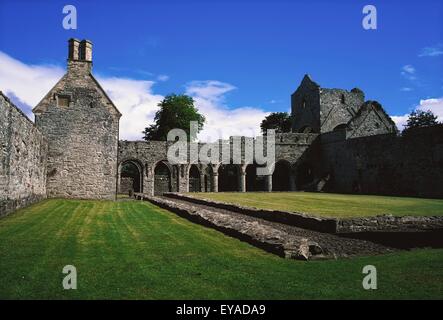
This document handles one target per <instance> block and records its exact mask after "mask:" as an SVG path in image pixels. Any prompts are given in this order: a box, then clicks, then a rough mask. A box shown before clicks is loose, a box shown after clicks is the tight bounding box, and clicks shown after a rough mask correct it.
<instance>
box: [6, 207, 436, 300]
mask: <svg viewBox="0 0 443 320" xmlns="http://www.w3.org/2000/svg"><path fill="white" fill-rule="evenodd" d="M68 264H71V265H74V266H75V267H76V268H77V272H78V289H77V290H63V289H62V279H63V277H64V274H62V268H63V267H64V266H65V265H68ZM368 264H372V265H375V266H376V267H377V270H378V290H373V291H366V290H364V289H363V288H362V285H361V281H362V278H363V275H362V268H363V266H365V265H368ZM442 266H443V250H440V249H433V250H432V249H429V250H415V251H410V252H401V253H395V254H389V255H385V256H375V257H362V258H353V259H343V260H336V261H309V262H302V261H295V260H285V259H282V258H279V257H277V256H274V255H271V254H269V253H266V252H264V251H262V250H259V249H257V248H255V247H252V246H250V245H248V244H246V243H243V242H240V241H238V240H236V239H233V238H229V237H227V236H224V235H223V234H221V233H219V232H217V231H214V230H212V229H208V228H204V227H202V226H199V225H196V224H193V223H190V222H188V221H187V220H184V219H182V218H180V217H178V216H176V215H175V214H173V213H170V212H168V211H165V210H163V209H159V208H158V207H156V206H154V205H151V204H149V203H146V202H137V201H121V202H111V201H79V200H46V201H43V202H41V203H39V204H36V205H33V206H31V207H29V208H26V209H23V210H20V211H18V212H17V213H15V214H12V215H10V216H8V217H5V218H2V219H0V298H1V299H5V298H19V299H26V298H39V299H53V298H58V299H78V298H84V299H97V298H100V299H114V298H115V299H118V298H122V299H196V298H202V299H215V298H217V299H231V298H232V299H240V298H242V299H243V298H244V299H301V298H323V299H324V298H328V299H329V298H346V299H349V298H363V299H367V298H374V299H380V298H418V299H421V298H438V299H442V298H443V273H442V272H441V270H442Z"/></svg>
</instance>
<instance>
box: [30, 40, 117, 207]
mask: <svg viewBox="0 0 443 320" xmlns="http://www.w3.org/2000/svg"><path fill="white" fill-rule="evenodd" d="M68 52H69V54H68V70H67V73H66V74H65V75H64V76H63V77H62V78H61V79H60V80H59V81H58V83H57V84H56V85H55V86H54V87H53V88H52V89H51V90H50V91H49V92H48V94H46V96H45V97H44V98H43V99H42V101H40V103H39V104H38V105H37V106H36V107H35V108H34V109H33V112H34V114H35V123H36V125H37V127H38V128H39V129H40V131H41V132H42V133H43V135H44V136H45V137H46V138H47V140H48V144H49V146H48V161H47V174H48V177H47V195H48V197H65V198H85V199H114V198H115V194H116V188H117V154H118V131H119V119H120V116H121V114H120V112H119V111H118V110H117V108H116V107H115V105H114V104H113V103H112V101H111V99H110V98H109V97H108V96H107V95H106V93H105V91H104V90H103V89H102V87H101V86H100V84H99V83H98V82H97V80H96V79H95V78H94V76H93V75H92V73H91V69H92V43H91V42H90V41H88V40H83V41H79V40H77V39H70V40H69V50H68Z"/></svg>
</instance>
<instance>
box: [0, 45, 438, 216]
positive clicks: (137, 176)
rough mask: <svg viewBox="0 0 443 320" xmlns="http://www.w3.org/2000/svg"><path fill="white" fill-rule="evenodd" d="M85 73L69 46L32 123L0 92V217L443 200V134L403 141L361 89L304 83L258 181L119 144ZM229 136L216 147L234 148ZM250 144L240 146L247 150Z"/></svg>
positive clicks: (86, 48)
mask: <svg viewBox="0 0 443 320" xmlns="http://www.w3.org/2000/svg"><path fill="white" fill-rule="evenodd" d="M91 70H92V43H91V42H90V41H88V40H83V41H79V40H77V39H71V40H69V56H68V67H67V72H66V74H65V75H64V76H63V77H62V79H60V80H59V81H58V83H57V84H56V85H55V86H54V87H53V88H52V89H51V90H50V91H49V92H48V93H47V94H46V95H45V96H44V97H43V99H42V100H41V101H40V102H39V103H38V104H37V106H36V107H35V108H34V109H33V112H34V114H35V123H33V122H32V121H30V120H29V119H28V118H27V117H26V116H25V115H24V114H23V113H22V112H21V111H20V110H19V109H18V108H17V107H16V106H14V104H13V103H12V102H11V101H10V100H9V99H8V98H7V97H6V96H5V95H4V94H3V93H1V94H0V138H1V139H0V142H1V144H0V147H1V162H0V204H1V207H0V215H5V214H8V213H10V212H12V211H14V210H16V209H17V208H21V207H24V206H26V205H29V204H31V203H34V202H36V201H39V200H41V199H44V198H78V199H110V200H113V199H115V198H116V195H117V193H119V192H122V193H127V192H128V191H129V190H133V191H134V192H137V193H145V194H148V195H158V194H162V193H164V192H169V191H175V192H187V191H197V192H221V191H239V192H247V191H296V190H309V191H325V192H337V193H362V194H383V195H404V196H418V197H432V198H443V188H442V186H443V127H442V126H435V127H428V128H419V129H416V130H415V132H414V134H413V135H408V136H404V137H402V136H399V135H398V132H397V129H396V126H395V124H394V122H393V121H392V120H391V118H390V117H389V116H388V115H387V114H386V112H385V111H384V110H383V107H382V106H381V105H380V104H379V103H378V102H376V101H365V95H364V93H363V91H361V90H360V89H357V88H354V89H352V90H351V91H346V90H341V89H326V88H322V87H320V86H319V85H318V84H317V83H315V82H314V81H313V80H311V78H310V77H309V76H305V77H304V78H303V80H302V82H301V84H300V85H299V87H298V88H297V90H296V91H295V92H294V93H293V94H292V96H291V105H292V115H293V119H294V121H293V125H292V132H291V133H283V134H277V135H276V141H275V142H276V145H275V170H274V172H273V174H272V175H269V176H257V174H256V170H255V169H256V167H257V163H255V161H252V162H246V161H243V163H242V164H228V163H222V160H221V159H219V161H214V162H213V163H211V164H202V163H186V164H179V165H172V164H171V163H169V162H168V161H167V150H168V146H169V145H170V142H166V141H147V142H145V141H119V119H120V117H121V114H120V112H119V111H118V109H117V107H116V106H115V105H114V103H113V102H112V101H111V99H110V98H109V97H108V96H107V94H106V92H105V91H104V90H103V88H102V87H101V86H100V84H99V83H98V82H97V80H96V79H95V78H94V76H93V75H92V73H91ZM232 139H233V138H231V139H229V140H219V141H218V142H217V144H219V146H220V148H223V146H224V147H225V148H226V147H227V148H231V147H232ZM255 143H256V139H254V138H250V137H241V145H242V148H243V149H242V150H244V148H245V147H247V146H252V147H254V146H255ZM204 146H205V144H199V148H203V147H204ZM125 166H126V167H128V166H129V167H130V168H131V170H130V172H131V174H130V175H128V174H126V173H124V172H122V168H124V167H125ZM125 172H126V171H125Z"/></svg>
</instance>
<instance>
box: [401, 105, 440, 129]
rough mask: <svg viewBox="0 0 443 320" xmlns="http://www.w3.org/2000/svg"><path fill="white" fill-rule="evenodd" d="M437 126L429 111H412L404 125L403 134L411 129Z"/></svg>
mask: <svg viewBox="0 0 443 320" xmlns="http://www.w3.org/2000/svg"><path fill="white" fill-rule="evenodd" d="M436 124H438V121H437V116H436V115H434V114H433V113H432V111H431V110H428V111H423V110H416V111H412V112H411V114H410V115H409V117H408V120H407V122H406V125H404V127H405V128H404V130H403V133H407V132H408V131H409V130H410V129H412V128H419V127H428V126H433V125H436Z"/></svg>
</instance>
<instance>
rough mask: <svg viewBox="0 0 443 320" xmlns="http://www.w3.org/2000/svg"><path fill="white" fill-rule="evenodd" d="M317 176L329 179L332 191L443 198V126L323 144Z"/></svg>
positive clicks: (327, 139) (324, 138)
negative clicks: (403, 134)
mask: <svg viewBox="0 0 443 320" xmlns="http://www.w3.org/2000/svg"><path fill="white" fill-rule="evenodd" d="M319 143H320V146H319V157H320V159H321V161H319V162H320V163H321V166H320V168H319V169H318V170H319V171H318V172H317V175H325V174H330V175H331V179H330V181H329V186H328V191H332V192H338V193H362V194H380V195H402V196H415V197H430V198H443V188H442V187H441V186H443V125H437V126H434V127H427V128H418V129H415V130H414V131H413V132H411V134H409V135H407V136H403V137H400V136H397V135H395V134H387V135H376V136H370V137H361V138H355V139H346V133H345V132H331V133H328V134H323V135H321V136H320V138H319Z"/></svg>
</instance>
